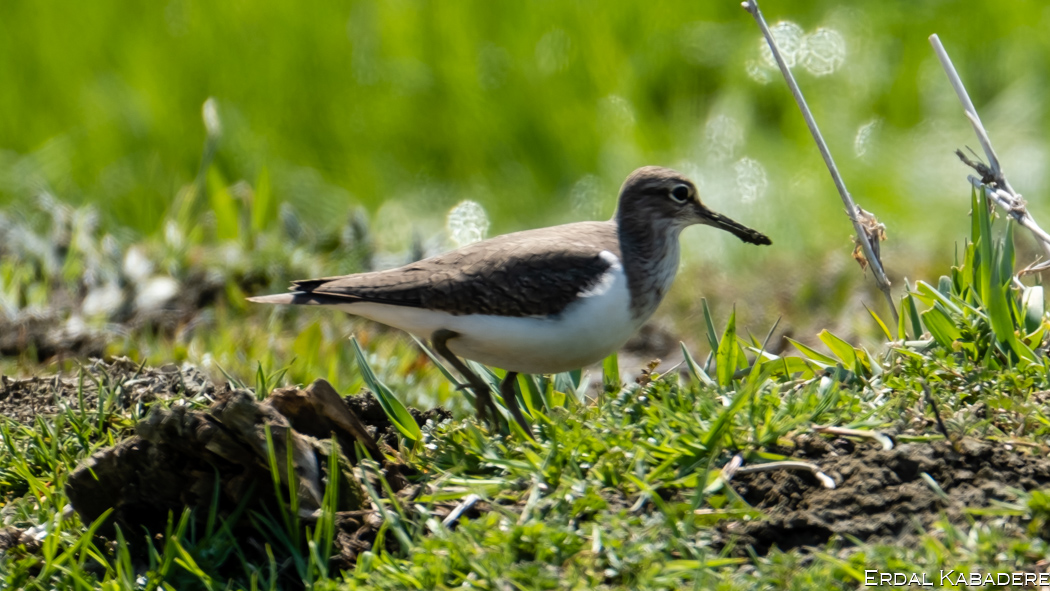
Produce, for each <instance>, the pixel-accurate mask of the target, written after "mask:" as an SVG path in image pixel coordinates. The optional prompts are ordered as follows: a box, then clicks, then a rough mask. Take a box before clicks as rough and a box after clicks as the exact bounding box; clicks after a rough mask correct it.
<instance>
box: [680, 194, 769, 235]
mask: <svg viewBox="0 0 1050 591" xmlns="http://www.w3.org/2000/svg"><path fill="white" fill-rule="evenodd" d="M696 210H697V211H696V213H697V215H698V216H699V217H700V223H701V224H705V225H708V226H712V227H715V228H718V229H719V230H725V231H726V232H729V233H730V234H732V235H733V236H736V237H737V238H739V239H741V240H743V241H744V242H747V243H749V244H773V241H772V240H770V239H769V237H768V236H766V235H765V234H763V233H761V232H758V231H755V230H752V229H751V228H748V227H747V226H745V225H744V224H741V223H739V222H736V221H733V220H731V219H729V218H728V217H726V216H724V215H722V214H720V213H716V212H714V211H711V210H710V209H708V208H707V207H705V206H704V205H703V204H702V203H697V204H696Z"/></svg>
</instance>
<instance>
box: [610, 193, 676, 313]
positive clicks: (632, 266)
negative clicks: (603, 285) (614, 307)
mask: <svg viewBox="0 0 1050 591" xmlns="http://www.w3.org/2000/svg"><path fill="white" fill-rule="evenodd" d="M613 221H614V222H615V223H616V224H617V226H618V229H617V233H618V235H619V238H620V251H621V254H622V260H623V270H624V274H625V275H626V276H627V287H628V289H629V290H630V294H631V315H632V316H633V317H634V318H635V320H636V321H637V322H638V323H639V324H641V323H642V322H645V320H647V319H648V318H649V317H650V316H651V315H652V314H653V312H655V311H656V308H657V307H659V305H660V302H661V301H663V299H664V296H665V295H667V292H668V291H669V290H670V289H671V283H673V282H674V277H675V273H676V272H677V271H678V260H679V246H678V236H679V234H681V232H682V227H680V226H679V225H678V224H676V223H675V222H674V220H670V219H667V218H664V217H660V216H654V215H652V212H651V211H645V210H642V211H632V210H630V209H626V210H625V209H621V210H619V211H617V213H616V217H614V218H613Z"/></svg>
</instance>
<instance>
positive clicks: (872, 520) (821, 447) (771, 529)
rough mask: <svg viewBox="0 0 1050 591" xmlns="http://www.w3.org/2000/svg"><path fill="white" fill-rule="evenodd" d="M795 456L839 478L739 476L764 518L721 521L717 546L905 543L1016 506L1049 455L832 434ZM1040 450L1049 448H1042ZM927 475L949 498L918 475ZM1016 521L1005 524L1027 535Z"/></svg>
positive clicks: (1040, 481)
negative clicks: (943, 525) (975, 514)
mask: <svg viewBox="0 0 1050 591" xmlns="http://www.w3.org/2000/svg"><path fill="white" fill-rule="evenodd" d="M799 443H800V444H801V445H800V447H799V449H795V450H793V452H794V455H795V456H796V457H797V456H799V451H800V450H801V451H802V457H804V458H805V459H807V460H809V461H813V462H814V463H816V464H817V465H818V466H820V469H821V471H823V472H824V473H825V474H827V475H828V476H830V477H831V478H833V479H834V480H835V483H836V488H835V489H833V490H829V489H826V488H824V487H822V486H821V485H820V484H819V483H818V482H817V480H816V478H814V477H813V476H812V475H811V474H809V473H806V472H797V471H787V470H784V471H778V472H760V473H755V474H747V475H739V476H737V477H736V478H734V479H733V481H732V486H733V488H734V489H735V490H736V491H737V492H738V493H740V495H741V496H742V497H743V498H744V499H745V500H746V501H747V502H748V503H749V504H751V505H752V506H753V507H755V508H757V509H760V510H761V511H762V512H763V513H764V514H765V515H766V516H765V517H764V518H761V519H757V520H754V521H736V522H731V523H725V524H723V525H722V526H720V528H719V536H718V537H719V538H720V542H721V543H722V544H723V545H725V544H735V545H736V548H735V552H736V553H737V554H739V555H744V554H745V548H746V547H747V546H750V547H752V548H753V549H754V550H755V551H756V552H758V553H759V554H765V553H767V552H769V551H770V550H771V549H772V548H774V547H776V548H779V549H780V550H784V551H786V550H790V549H792V548H799V547H804V546H822V545H824V544H826V543H827V542H828V541H829V540H832V539H833V538H836V537H844V536H852V537H854V538H856V539H858V540H861V541H865V542H872V543H892V544H897V545H900V544H909V543H912V542H915V541H917V539H918V537H917V533H918V532H919V531H920V530H919V528H920V527H921V529H922V530H924V531H931V530H933V529H935V528H936V527H937V525H936V524H937V522H938V521H940V520H942V519H945V518H946V519H948V520H949V521H950V522H951V523H954V524H965V523H966V518H967V511H966V510H967V509H973V508H980V507H988V506H990V505H991V504H992V502H993V501H1005V502H1016V501H1017V497H1016V495H1015V494H1013V493H1012V492H1011V489H1021V490H1026V491H1027V490H1033V489H1038V488H1044V487H1046V486H1047V485H1048V484H1050V459H1047V458H1046V457H1037V456H1036V455H1033V454H1028V453H1025V452H1023V451H1018V450H1014V449H1009V448H1008V447H1007V446H1004V445H999V444H992V443H988V442H983V441H977V440H963V441H961V442H959V443H958V444H957V446H956V447H955V448H953V447H952V446H951V445H950V444H948V443H944V442H936V443H932V444H905V445H899V446H897V447H896V448H894V449H892V450H889V451H884V450H882V449H881V448H874V447H872V446H869V445H866V444H860V445H857V446H854V444H853V443H852V442H849V441H846V440H844V439H838V440H835V441H833V442H828V441H827V440H824V439H822V438H816V437H805V438H802V439H801V440H800V441H799ZM1044 455H1045V454H1044ZM923 474H928V475H929V476H930V477H931V478H932V479H933V480H934V481H935V482H936V483H937V485H939V486H940V488H941V489H942V490H943V491H944V493H945V494H946V498H944V497H942V496H941V495H940V494H938V492H935V490H934V488H933V487H932V486H931V485H930V484H929V483H928V482H927V481H926V480H925V479H924V478H923ZM1023 525H1024V524H1023V523H1022V522H1021V521H1020V520H1019V519H1014V520H1012V521H1008V522H1007V525H1006V527H1007V528H1012V529H1015V530H1016V531H1015V532H1014V533H1016V534H1019V535H1023V534H1024V532H1023V529H1022V527H1023Z"/></svg>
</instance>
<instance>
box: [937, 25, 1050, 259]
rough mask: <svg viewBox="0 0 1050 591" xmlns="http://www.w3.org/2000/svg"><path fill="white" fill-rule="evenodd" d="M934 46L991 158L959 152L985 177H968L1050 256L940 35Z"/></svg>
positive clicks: (1046, 238)
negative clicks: (984, 160)
mask: <svg viewBox="0 0 1050 591" xmlns="http://www.w3.org/2000/svg"><path fill="white" fill-rule="evenodd" d="M930 45H932V46H933V52H934V53H935V54H937V59H939V60H940V61H941V67H943V68H944V73H945V74H947V76H948V81H949V82H951V85H952V88H954V89H955V94H956V95H957V96H958V97H959V102H960V103H962V107H963V110H964V111H965V112H966V117H967V119H969V120H970V124H971V125H972V126H973V131H974V133H976V134H977V141H978V142H980V144H981V149H982V150H984V155H985V157H986V158H987V159H988V164H987V165H986V164H984V163H982V162H974V161H971V160H970V159H969V158H967V157H966V155H965V154H963V153H962V152H961V151H956V154H958V156H959V158H960V159H961V160H962V161H963V162H964V163H965V164H966V165H967V166H969V167H970V168H973V169H974V170H975V171H977V173H978V174H980V175H981V176H980V178H978V177H976V176H973V175H970V176H969V177H967V178H968V179H969V180H970V184H972V185H973V186H974V187H976V188H977V189H980V190H983V191H986V192H987V194H988V197H989V198H990V199H991V200H992V201H994V202H995V203H996V204H997V205H998V206H999V207H1002V208H1003V209H1004V210H1006V213H1008V214H1010V217H1012V218H1014V220H1015V221H1016V222H1017V223H1018V224H1020V225H1021V227H1023V228H1025V229H1027V230H1028V231H1029V232H1031V233H1032V235H1033V236H1035V239H1036V241H1038V242H1039V244H1040V246H1042V247H1043V251H1044V252H1045V253H1046V254H1047V255H1048V256H1050V234H1047V233H1046V232H1045V231H1044V230H1043V229H1042V228H1041V227H1039V224H1037V223H1036V221H1035V220H1034V219H1033V218H1032V216H1031V215H1030V214H1029V213H1028V209H1027V208H1026V207H1025V201H1024V199H1022V198H1021V195H1019V194H1018V193H1017V192H1016V191H1014V189H1013V187H1011V186H1010V183H1009V181H1007V180H1006V175H1005V174H1003V169H1002V166H1000V164H999V157H998V156H997V155H996V153H995V149H994V148H993V147H992V140H991V139H989V138H988V130H986V129H985V128H984V124H983V123H981V118H980V116H978V115H977V109H976V108H974V106H973V101H971V100H970V95H969V94H968V93H967V92H966V87H965V86H963V83H962V79H961V78H960V77H959V72H957V71H956V70H955V66H954V65H953V64H952V60H951V58H950V57H948V52H947V51H946V50H945V49H944V45H942V44H941V40H940V38H939V37H937V35H930ZM1040 270H1041V269H1040Z"/></svg>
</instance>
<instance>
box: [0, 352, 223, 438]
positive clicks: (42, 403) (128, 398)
mask: <svg viewBox="0 0 1050 591" xmlns="http://www.w3.org/2000/svg"><path fill="white" fill-rule="evenodd" d="M82 370H83V371H82V376H81V375H78V374H72V375H70V376H68V377H63V376H60V375H51V376H46V377H31V378H25V379H13V378H10V377H8V376H4V375H0V416H4V417H7V418H9V419H13V420H15V421H18V422H20V423H28V422H32V420H33V417H35V416H37V415H55V414H58V413H59V412H62V409H63V408H64V407H69V408H71V409H73V410H81V408H80V404H81V399H83V403H84V409H83V410H85V411H88V412H90V411H94V410H97V409H98V399H99V391H100V390H101V391H102V392H103V393H104V394H105V396H106V398H107V401H108V402H107V403H108V404H116V405H118V407H120V408H128V407H131V406H134V405H135V404H140V403H147V402H152V401H154V400H158V399H163V398H174V397H186V398H192V397H194V396H200V395H209V396H210V395H212V394H214V392H215V385H214V384H213V383H211V381H210V380H208V378H207V377H205V375H204V374H203V373H202V372H201V371H200V370H199V369H197V368H196V367H193V366H190V365H185V366H183V367H181V368H180V367H178V366H175V365H164V366H161V367H158V368H151V367H143V366H140V365H139V364H137V363H135V362H134V361H132V360H131V359H128V358H127V357H120V358H117V359H114V360H112V361H110V362H106V361H99V360H96V361H94V362H92V363H90V364H89V365H85V366H83V368H82Z"/></svg>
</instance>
